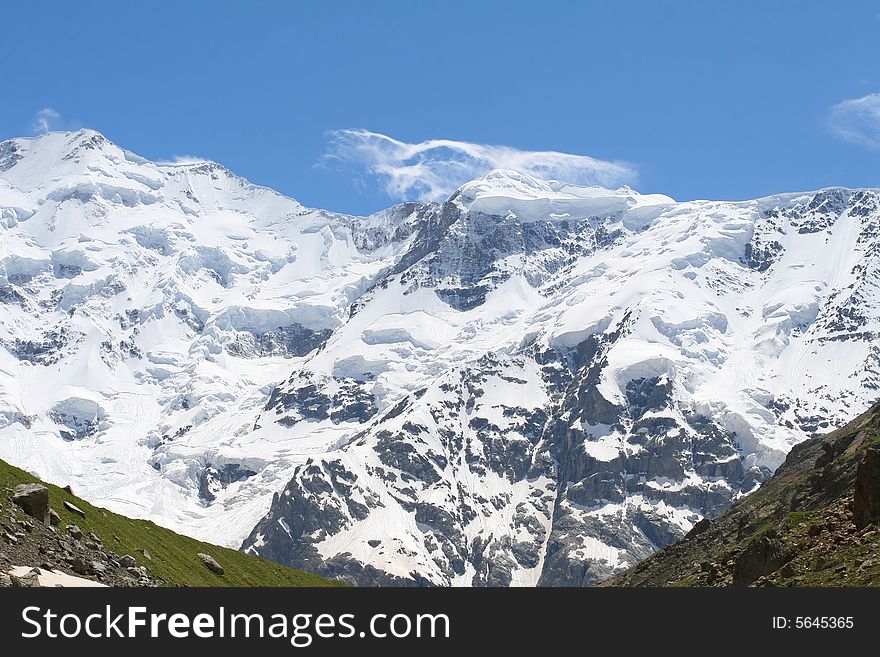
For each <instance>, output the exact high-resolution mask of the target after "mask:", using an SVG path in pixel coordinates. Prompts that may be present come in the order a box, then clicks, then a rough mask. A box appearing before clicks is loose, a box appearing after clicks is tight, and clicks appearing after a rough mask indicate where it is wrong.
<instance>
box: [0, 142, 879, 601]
mask: <svg viewBox="0 0 880 657" xmlns="http://www.w3.org/2000/svg"><path fill="white" fill-rule="evenodd" d="M0 220H2V223H3V226H4V229H3V243H2V251H0V261H2V265H0V301H2V302H3V305H2V306H0V345H2V348H0V387H2V391H3V392H2V396H0V457H2V458H4V459H6V460H9V461H11V462H12V463H15V464H17V465H20V466H23V467H27V468H29V469H31V470H34V471H35V472H37V473H38V474H40V475H41V476H43V477H44V478H47V479H49V480H52V481H56V482H60V483H68V482H70V483H72V484H73V485H74V487H75V488H77V491H78V492H79V493H81V494H82V495H84V496H85V497H88V498H91V499H93V500H95V501H99V502H101V503H104V504H106V505H108V506H110V507H111V508H113V509H114V510H118V511H120V512H123V513H126V514H128V515H137V516H141V517H149V518H152V519H154V520H156V521H157V522H160V523H162V524H165V525H168V526H170V527H172V528H175V529H178V530H180V531H183V532H185V533H189V534H192V535H195V536H197V537H199V538H203V539H207V540H213V541H216V542H220V543H223V544H227V545H236V546H237V545H241V544H242V540H244V547H245V548H246V549H247V550H249V551H252V552H256V553H259V554H261V555H263V556H266V557H268V558H271V559H274V560H277V561H280V562H283V563H287V564H292V565H295V566H299V567H303V568H306V569H310V570H313V571H316V572H319V573H322V574H326V575H331V576H336V577H344V578H346V579H349V580H351V581H354V582H357V583H360V584H422V583H430V584H442V585H450V584H452V585H535V584H557V585H560V584H574V585H580V584H590V583H594V582H596V581H599V580H601V579H603V578H604V577H606V576H607V575H609V574H610V573H612V572H614V571H615V570H616V569H618V568H621V567H624V566H626V565H628V564H631V563H633V562H634V561H637V560H639V559H640V558H642V557H644V556H646V555H648V554H649V553H651V552H652V551H654V550H655V549H657V548H658V547H660V546H662V545H665V544H666V543H668V542H670V541H672V540H674V539H675V538H677V537H679V536H681V535H682V534H683V533H684V532H686V531H687V530H688V529H689V528H690V527H691V526H692V525H693V523H694V522H696V521H697V520H698V519H700V518H701V517H703V516H706V515H715V514H719V513H721V512H723V511H724V510H726V508H727V507H728V506H729V505H730V503H731V502H732V501H733V500H735V499H736V498H737V497H739V496H741V495H743V494H745V493H748V492H749V491H751V490H753V489H754V488H755V487H756V486H757V485H758V484H759V483H760V482H761V481H762V480H763V479H764V478H766V477H767V476H768V475H769V473H770V472H771V471H772V470H773V469H774V468H775V467H776V466H777V465H778V464H779V463H780V462H781V461H782V459H783V458H784V455H785V454H786V452H787V451H788V449H789V448H790V447H791V446H792V445H793V444H795V443H797V442H798V441H800V440H803V439H804V438H806V437H808V436H810V435H812V434H814V433H816V432H821V431H825V430H826V429H828V428H831V427H833V426H837V425H840V424H842V423H844V422H845V421H846V420H848V419H850V418H852V417H854V416H855V415H856V414H857V413H859V412H861V411H863V410H864V409H866V408H867V407H868V405H869V404H870V403H871V402H872V401H873V400H874V399H875V397H876V396H877V389H878V385H880V346H878V344H880V343H878V342H877V339H876V338H877V332H878V330H880V305H878V300H880V298H878V295H880V290H878V285H880V271H878V268H880V230H878V223H880V192H878V191H877V190H845V189H829V190H823V191H820V192H812V193H797V194H784V195H778V196H773V197H768V198H764V199H759V200H756V201H745V202H736V203H730V202H710V201H698V202H687V203H676V202H675V201H673V200H672V199H670V198H668V197H664V196H645V195H640V194H638V193H636V192H634V191H632V190H630V189H628V188H621V189H618V190H608V189H602V188H585V187H576V186H571V185H566V184H564V183H558V182H548V181H542V180H537V179H534V178H531V177H529V176H525V175H522V174H518V173H515V172H511V171H494V172H491V173H489V174H487V175H486V176H485V177H483V178H481V179H479V180H476V181H473V182H471V183H468V184H466V185H464V186H463V187H462V188H461V189H459V190H458V191H457V192H456V193H455V194H454V195H453V196H452V197H451V198H450V199H449V200H447V201H446V202H445V203H442V204H404V205H398V206H395V207H393V208H391V209H389V210H387V211H385V212H381V213H379V214H377V215H373V216H370V217H352V216H346V215H339V214H334V213H329V212H325V211H321V210H311V209H307V208H304V207H303V206H301V205H300V204H298V203H297V202H296V201H293V200H291V199H289V198H286V197H283V196H281V195H279V194H277V193H275V192H273V191H271V190H268V189H265V188H261V187H257V186H255V185H252V184H250V183H248V182H247V181H245V180H243V179H241V178H239V177H237V176H235V175H234V174H232V173H231V172H229V171H228V170H226V169H224V168H223V167H222V166H220V165H217V164H215V163H210V162H201V163H194V164H192V163H191V164H159V163H153V162H149V161H146V160H144V159H143V158H140V157H138V156H135V155H133V154H132V153H130V152H127V151H124V150H122V149H120V148H118V147H116V146H114V145H112V144H111V143H109V142H108V141H107V140H106V139H104V138H103V137H102V136H101V135H99V134H97V133H95V132H92V131H79V132H76V133H50V134H48V135H46V136H43V137H39V138H34V139H16V140H10V141H7V142H3V143H2V144H0ZM261 518H262V519H261ZM255 525H256V526H255Z"/></svg>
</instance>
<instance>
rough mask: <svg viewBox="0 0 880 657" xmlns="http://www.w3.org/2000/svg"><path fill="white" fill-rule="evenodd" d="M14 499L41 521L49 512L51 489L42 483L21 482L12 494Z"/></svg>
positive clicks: (26, 511)
mask: <svg viewBox="0 0 880 657" xmlns="http://www.w3.org/2000/svg"><path fill="white" fill-rule="evenodd" d="M12 501H13V502H14V503H15V504H16V505H18V506H20V507H21V508H22V510H23V511H24V512H25V513H26V514H28V515H29V516H31V517H32V518H36V519H37V520H39V521H41V522H42V521H44V520H45V519H46V517H47V516H48V514H49V489H48V488H46V487H45V486H42V485H40V484H19V485H18V486H16V487H15V491H14V492H13V494H12Z"/></svg>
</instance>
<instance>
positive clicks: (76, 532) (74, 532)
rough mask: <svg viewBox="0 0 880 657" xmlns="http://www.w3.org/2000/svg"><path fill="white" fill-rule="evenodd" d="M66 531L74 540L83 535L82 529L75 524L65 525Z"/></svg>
mask: <svg viewBox="0 0 880 657" xmlns="http://www.w3.org/2000/svg"><path fill="white" fill-rule="evenodd" d="M67 533H68V534H69V535H70V537H71V538H72V539H74V540H76V541H78V540H80V539H81V538H82V536H83V533H82V529H80V528H79V527H77V526H76V525H68V526H67Z"/></svg>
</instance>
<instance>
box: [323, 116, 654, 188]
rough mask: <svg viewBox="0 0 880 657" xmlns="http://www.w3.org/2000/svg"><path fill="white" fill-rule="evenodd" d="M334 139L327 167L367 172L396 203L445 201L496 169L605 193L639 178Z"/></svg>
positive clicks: (436, 142) (545, 162)
mask: <svg viewBox="0 0 880 657" xmlns="http://www.w3.org/2000/svg"><path fill="white" fill-rule="evenodd" d="M328 139H329V144H328V148H327V153H326V154H325V155H324V157H323V158H322V162H323V163H324V164H328V163H339V164H350V165H353V166H355V167H358V168H361V169H362V170H363V171H364V172H365V173H366V174H367V175H370V176H373V177H375V178H377V179H378V181H379V183H380V185H381V186H382V189H383V191H384V192H385V193H387V194H388V195H389V196H391V197H392V198H395V199H406V200H413V199H417V200H421V201H425V200H442V199H444V198H446V197H448V196H449V195H450V194H451V193H452V192H454V191H455V190H456V189H457V188H458V187H460V186H461V185H462V184H464V183H466V182H467V181H469V180H473V179H474V178H478V177H479V176H481V175H483V174H484V173H486V172H487V171H490V170H492V169H514V170H516V171H520V172H522V173H526V174H529V175H532V176H535V177H538V178H544V179H553V180H562V181H565V182H569V183H573V184H579V185H602V186H604V187H618V186H620V185H622V184H624V183H630V184H631V183H633V182H634V181H635V179H636V177H637V172H636V170H635V169H634V168H633V166H632V165H630V164H627V163H626V162H608V161H605V160H597V159H595V158H592V157H589V156H587V155H572V154H569V153H558V152H556V151H523V150H519V149H516V148H511V147H509V146H489V145H485V144H474V143H470V142H464V141H452V140H449V139H429V140H427V141H423V142H419V143H415V144H412V143H407V142H403V141H399V140H397V139H394V138H392V137H389V136H387V135H383V134H379V133H377V132H370V131H369V130H360V129H357V130H334V131H332V132H330V133H328Z"/></svg>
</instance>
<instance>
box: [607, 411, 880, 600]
mask: <svg viewBox="0 0 880 657" xmlns="http://www.w3.org/2000/svg"><path fill="white" fill-rule="evenodd" d="M878 522H880V403H878V404H876V405H875V406H874V407H873V408H871V410H869V411H868V412H866V413H864V414H863V415H861V416H859V417H858V418H856V419H855V420H853V421H852V422H850V423H849V424H847V425H846V426H844V427H842V428H840V429H838V430H836V431H833V432H831V433H829V434H826V435H823V436H820V437H817V438H811V439H809V440H807V441H805V442H803V443H800V444H799V445H796V446H795V447H794V448H793V449H792V450H791V452H789V454H788V457H787V458H786V459H785V462H784V463H783V464H782V465H781V466H780V467H779V469H778V470H777V471H776V473H775V474H774V475H773V477H771V478H770V479H769V480H767V481H766V482H764V484H763V485H762V486H761V488H759V489H758V491H757V492H755V493H753V494H752V495H749V496H748V497H746V498H745V499H744V500H742V501H741V502H739V503H737V504H736V505H734V506H733V508H732V509H731V510H730V511H728V512H727V513H725V514H724V515H723V516H720V517H718V518H715V519H714V520H703V521H701V522H700V523H698V524H697V525H696V526H695V527H694V528H693V529H692V530H691V531H690V533H688V535H687V536H686V537H685V538H684V539H682V540H681V541H679V542H677V543H674V544H672V545H670V546H668V547H667V548H665V549H664V550H662V551H660V552H658V553H657V554H655V555H654V556H652V557H650V558H649V559H647V560H646V561H644V562H642V563H640V564H639V565H637V566H635V567H634V568H631V569H630V570H628V571H626V572H625V573H623V574H622V575H618V576H616V577H614V578H612V579H611V580H609V581H608V582H607V583H606V584H607V585H609V586H730V585H737V586H745V585H752V584H755V585H758V586H878V585H880V558H878V554H880V525H878Z"/></svg>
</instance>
